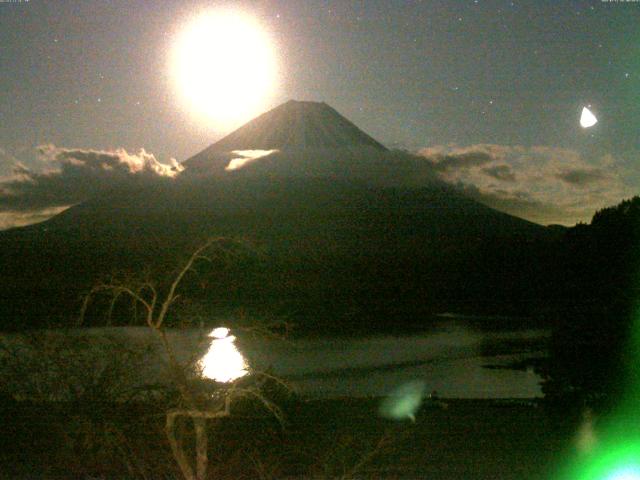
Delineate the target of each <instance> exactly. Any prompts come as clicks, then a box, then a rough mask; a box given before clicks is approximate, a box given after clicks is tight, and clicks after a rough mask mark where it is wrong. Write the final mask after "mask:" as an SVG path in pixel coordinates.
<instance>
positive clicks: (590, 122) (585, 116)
mask: <svg viewBox="0 0 640 480" xmlns="http://www.w3.org/2000/svg"><path fill="white" fill-rule="evenodd" d="M596 123H598V119H597V118H596V116H595V115H594V114H593V113H592V112H591V110H589V109H588V108H587V107H584V108H583V109H582V115H580V126H581V127H582V128H589V127H593V126H594V125H595V124H596Z"/></svg>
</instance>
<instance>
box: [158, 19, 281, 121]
mask: <svg viewBox="0 0 640 480" xmlns="http://www.w3.org/2000/svg"><path fill="white" fill-rule="evenodd" d="M170 68H171V75H172V77H173V79H174V83H175V86H176V89H177V91H178V93H179V94H180V95H181V96H182V97H183V98H184V100H185V103H186V105H187V106H188V108H189V110H191V111H192V112H193V113H195V114H197V115H198V116H199V117H200V118H201V119H202V120H204V121H205V122H207V123H208V124H210V125H211V126H214V127H217V128H220V129H228V128H230V127H233V126H236V124H238V123H241V122H243V121H246V120H248V119H250V118H251V117H253V116H255V115H256V114H257V113H259V112H261V111H263V110H264V109H265V107H266V106H267V105H268V97H269V96H270V95H271V94H273V93H274V92H273V91H274V89H275V83H276V56H275V48H274V46H273V45H272V42H271V40H270V38H269V37H268V35H267V34H266V32H265V31H264V29H263V28H262V27H261V26H260V24H259V23H258V22H257V21H256V20H255V19H254V18H252V17H251V16H249V15H247V14H244V13H241V12H239V11H234V10H222V9H214V10H208V11H205V12H204V13H202V14H200V15H199V16H198V17H196V18H195V19H193V20H192V21H191V22H190V23H188V24H187V25H186V26H185V27H184V29H183V31H182V33H181V34H180V35H179V36H178V37H177V39H176V40H175V42H174V46H173V49H172V52H171V65H170Z"/></svg>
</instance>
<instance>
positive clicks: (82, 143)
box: [0, 0, 640, 228]
mask: <svg viewBox="0 0 640 480" xmlns="http://www.w3.org/2000/svg"><path fill="white" fill-rule="evenodd" d="M211 7H216V8H229V7H232V8H233V9H237V10H238V11H242V12H243V13H244V14H246V15H248V16H249V17H250V18H252V19H253V20H254V21H255V22H256V23H257V24H259V25H260V27H261V28H262V29H263V31H264V34H265V35H267V36H268V37H269V39H270V40H271V41H272V42H273V45H274V48H275V51H276V54H275V55H276V57H277V61H278V72H277V76H276V77H275V80H274V85H273V90H272V91H273V95H272V96H271V97H270V99H269V102H270V103H269V104H267V105H265V106H266V107H267V108H270V107H273V106H276V105H278V104H279V103H281V102H283V101H285V100H288V99H290V98H294V99H300V100H304V99H306V100H318V101H325V102H327V103H329V104H330V105H331V106H333V107H334V108H336V109H337V110H338V111H339V112H340V113H342V114H343V115H344V116H346V117H347V118H349V119H350V120H352V121H353V122H354V123H356V124H357V125H358V126H359V127H360V128H362V129H363V130H365V131H366V132H367V133H369V134H371V135H372V136H373V137H374V138H376V139H378V140H380V141H381V142H382V143H384V144H386V145H387V146H389V147H402V148H408V149H410V150H412V151H418V150H422V151H423V152H426V153H427V154H428V155H431V157H430V159H431V160H434V159H435V161H438V160H443V159H445V157H446V156H447V155H453V157H451V158H454V157H455V158H458V157H456V155H458V154H460V153H461V152H462V153H465V152H466V153H469V152H484V153H485V154H489V155H494V156H493V157H491V159H488V160H486V162H485V163H483V164H482V165H481V164H479V163H478V164H474V165H465V164H460V163H458V164H456V163H455V162H453V163H449V164H445V165H441V166H440V170H441V172H442V175H443V176H445V177H446V178H447V179H448V180H450V181H453V182H457V183H460V184H461V185H462V186H463V188H465V189H467V190H468V191H469V192H475V195H476V196H477V197H478V198H480V199H483V200H484V201H486V202H487V203H489V204H492V205H494V206H498V207H501V208H503V209H505V210H507V211H511V212H512V213H519V214H522V215H525V216H526V215H528V217H527V218H531V219H533V220H535V221H540V222H542V223H550V222H564V223H571V222H574V221H576V220H588V219H589V217H590V216H591V214H592V213H593V209H594V208H599V207H601V206H603V205H604V204H609V203H611V202H612V201H613V202H614V203H615V202H616V201H618V200H619V199H621V198H618V197H622V196H630V195H632V194H633V193H634V192H637V191H638V190H639V187H640V175H639V174H638V168H637V162H638V160H640V135H639V134H638V126H639V125H640V101H639V100H640V29H639V28H638V25H640V3H638V2H602V1H600V0H594V1H587V2H562V1H536V2H524V1H518V0H514V1H484V0H469V1H464V2H463V1H459V2H453V1H452V2H444V1H437V2H436V1H433V2H430V1H404V0H403V1H392V0H380V1H374V0H371V1H367V2H355V1H353V2H351V1H347V0H338V1H320V0H313V1H311V0H309V1H303V0H295V1H293V0H289V1H284V0H280V1H276V0H266V1H251V2H249V1H247V2H197V1H182V0H180V1H178V0H175V1H161V0H158V1H157V2H142V1H139V2H136V1H130V0H127V1H112V2H104V1H91V0H84V1H78V2H64V1H60V2H42V1H39V0H31V1H28V2H26V1H23V2H22V3H0V72H1V73H0V178H2V179H3V182H2V183H0V228H1V227H2V225H4V226H7V225H10V224H11V223H10V221H9V220H7V217H6V215H7V211H11V212H12V214H13V213H15V212H14V211H13V210H11V209H10V208H9V207H7V206H6V205H5V206H4V207H3V206H2V202H3V197H2V195H3V192H4V194H5V195H6V191H7V188H8V187H7V183H6V182H7V181H8V182H15V176H13V175H14V174H13V173H12V171H13V165H14V164H16V163H17V162H20V163H21V164H22V167H21V168H26V169H27V171H28V172H31V173H28V172H27V173H25V170H22V171H21V172H22V173H21V174H22V175H23V177H21V178H31V177H29V175H32V176H33V175H34V173H33V172H34V171H35V172H39V173H38V174H40V172H43V171H46V170H52V169H53V170H55V169H58V170H60V169H61V166H60V165H59V164H56V163H54V164H51V163H47V162H48V161H51V158H52V157H51V156H49V157H48V159H47V158H45V159H44V160H43V159H42V156H40V157H39V156H38V155H37V150H36V147H38V146H42V145H55V146H56V148H58V149H62V150H65V151H66V150H74V149H75V150H78V151H80V150H81V151H84V152H88V151H91V152H103V153H104V152H112V153H114V155H115V154H116V153H115V152H120V154H122V151H125V153H126V152H138V151H140V149H144V150H145V152H150V154H151V155H153V156H154V159H157V160H158V161H159V162H161V163H162V164H169V162H170V158H176V159H177V160H178V161H182V160H185V159H187V158H188V157H190V156H191V155H193V154H195V153H197V152H198V151H200V150H201V149H202V148H204V147H206V146H208V145H209V144H211V143H213V142H214V141H216V140H218V139H219V138H221V137H222V136H223V135H224V134H225V133H228V131H227V130H228V129H225V128H223V127H222V126H221V125H219V124H217V125H216V124H214V123H215V122H214V123H207V122H203V121H202V118H201V117H200V116H198V115H194V114H193V112H190V111H189V110H188V109H185V108H184V99H181V98H179V95H177V94H176V89H175V78H174V77H172V74H171V59H170V57H171V55H170V52H171V51H172V46H173V45H175V42H176V39H177V38H179V35H180V32H181V31H182V30H181V29H183V28H184V25H185V24H187V23H188V21H189V20H190V19H192V18H193V16H194V15H196V14H197V13H198V12H200V11H203V10H205V9H209V8H211ZM221 73H222V74H230V72H221ZM232 74H233V75H237V73H236V72H232ZM249 74H250V73H249ZM587 105H591V107H590V110H591V111H592V112H593V114H594V115H595V116H596V117H597V119H598V123H597V124H595V125H594V126H592V127H590V128H586V129H584V128H581V126H580V122H579V120H580V114H581V111H582V109H583V107H585V106H587ZM246 120H249V118H242V119H238V120H237V121H238V122H239V123H241V122H242V121H246ZM119 149H120V150H119ZM127 155H129V156H135V154H134V153H129V154H127ZM145 155H148V154H147V153H145ZM433 155H435V157H434V156H433ZM438 155H440V156H439V157H438ZM495 155H497V156H495ZM121 156H124V155H121ZM53 158H54V162H55V161H57V160H55V158H57V157H55V156H54V157H53ZM69 158H70V157H66V161H67V167H66V168H71V167H70V166H69ZM528 159H530V161H529V160H528ZM58 160H59V159H58ZM43 162H44V163H43ZM76 166H77V165H76ZM537 166H539V167H540V170H539V171H537V173H536V168H537ZM445 167H446V168H445ZM25 175H26V177H25ZM547 180H549V182H548V183H545V182H546V181H547ZM14 200H15V199H14ZM492 202H493V203H492ZM518 202H520V203H519V205H520V206H521V207H522V208H521V209H520V210H519V209H518V208H520V207H517V208H516V207H515V205H516V204H518ZM5 203H6V202H5ZM572 203H573V205H571V204H572ZM505 205H506V206H505ZM523 205H524V206H523ZM58 206H59V205H51V207H58ZM525 207H526V208H525ZM11 208H13V207H11ZM38 208H41V205H40V204H39V205H38ZM536 209H537V210H536ZM25 211H26V208H22V209H21V210H20V215H21V217H20V218H22V219H25V218H27V217H25V215H26V214H25ZM525 211H529V212H530V213H529V214H526V213H524V212H525ZM3 212H4V215H5V219H4V224H3V220H2V214H3ZM16 215H17V214H16Z"/></svg>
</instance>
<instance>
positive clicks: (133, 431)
mask: <svg viewBox="0 0 640 480" xmlns="http://www.w3.org/2000/svg"><path fill="white" fill-rule="evenodd" d="M379 402H380V399H361V400H357V399H337V400H322V401H320V400H317V401H302V400H299V399H297V400H291V399H289V400H283V401H281V402H280V403H281V405H282V409H283V412H284V414H285V422H284V424H283V425H280V424H279V423H278V422H277V421H275V420H274V418H273V417H272V416H269V415H263V414H261V411H260V409H257V408H254V407H255V406H253V405H251V404H238V405H237V406H236V408H235V409H234V414H233V415H232V416H231V417H228V418H224V419H220V420H219V421H216V422H213V423H212V424H211V426H210V428H209V445H210V452H209V457H210V467H209V473H208V477H207V478H211V479H214V478H216V479H236V480H237V479H275V478H278V479H280V478H317V479H329V478H331V479H333V478H342V479H351V478H428V479H442V480H456V479H461V480H467V479H487V480H489V479H498V478H499V479H502V480H508V479H514V480H515V479H548V478H553V475H552V473H553V472H554V471H555V470H556V469H557V468H558V466H559V465H560V464H561V463H562V462H563V461H565V459H566V458H567V456H570V455H572V453H575V445H574V443H573V442H574V440H575V438H574V432H575V431H576V430H577V429H578V424H577V423H576V422H575V420H572V419H569V418H567V417H562V418H561V419H558V418H556V417H554V416H553V415H552V414H550V412H549V411H547V409H546V408H545V407H544V406H538V405H537V404H525V403H516V404H510V403H499V402H493V401H464V400H458V401H448V402H447V405H448V407H447V408H441V407H428V406H426V407H423V408H422V409H421V410H420V411H419V412H418V414H417V418H416V422H415V423H412V422H410V421H409V420H405V421H401V422H398V421H392V420H386V419H383V418H380V417H379V416H378V415H377V410H378V406H379ZM1 408H2V418H3V419H4V424H3V434H2V436H1V437H0V442H2V444H1V446H0V472H2V474H0V478H6V479H17V478H20V479H22V478H39V479H40V478H41V479H78V478H92V479H97V478H104V479H106V478H113V479H115V478H118V479H128V478H131V479H134V478H135V479H138V478H139V479H145V478H146V479H161V478H169V479H179V478H181V474H180V471H179V469H178V467H177V465H176V464H175V461H174V460H173V458H172V455H171V450H170V447H169V445H168V442H167V440H166V435H165V433H164V414H163V410H162V408H161V407H160V405H157V404H154V405H149V404H143V403H137V404H136V403H132V404H126V405H123V404H120V405H114V404H106V403H104V404H102V403H92V404H74V403H49V404H46V403H45V404H43V403H39V404H38V403H26V402H25V403H13V402H3V404H2V407H1ZM184 429H185V430H189V431H190V429H191V426H190V425H189V426H186V424H185V426H184ZM185 435H188V433H187V432H185Z"/></svg>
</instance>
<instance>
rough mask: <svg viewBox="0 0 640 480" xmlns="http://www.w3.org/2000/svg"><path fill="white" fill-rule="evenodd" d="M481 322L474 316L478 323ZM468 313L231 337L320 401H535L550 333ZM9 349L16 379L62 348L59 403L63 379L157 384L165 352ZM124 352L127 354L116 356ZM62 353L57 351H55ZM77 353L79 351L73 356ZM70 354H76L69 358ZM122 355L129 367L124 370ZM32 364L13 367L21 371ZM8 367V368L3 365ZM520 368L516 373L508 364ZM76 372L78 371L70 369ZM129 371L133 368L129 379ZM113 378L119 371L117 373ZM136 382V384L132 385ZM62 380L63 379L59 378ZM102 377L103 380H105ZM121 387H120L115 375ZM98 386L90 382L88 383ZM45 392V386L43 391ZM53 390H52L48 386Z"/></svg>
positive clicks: (142, 340) (79, 339)
mask: <svg viewBox="0 0 640 480" xmlns="http://www.w3.org/2000/svg"><path fill="white" fill-rule="evenodd" d="M478 318H479V317H478ZM476 320H477V319H474V318H473V317H453V316H450V317H447V318H444V317H442V318H440V319H439V321H438V323H437V324H436V325H435V326H433V327H432V328H430V329H429V330H427V331H423V332H416V333H412V334H402V335H376V336H370V337H366V338H319V339H296V340H291V341H283V340H274V339H264V338H259V339H256V338H246V335H243V334H242V332H240V333H236V334H237V335H238V336H239V337H240V338H239V339H238V340H237V342H236V343H237V345H238V348H239V350H240V351H241V352H242V353H243V355H244V356H245V358H246V359H247V362H248V363H249V365H250V366H251V368H253V369H256V370H269V371H271V372H272V373H274V374H275V375H278V376H281V377H283V378H285V379H286V380H288V381H289V382H290V383H291V384H292V386H293V387H294V388H295V389H296V391H298V392H299V393H301V394H304V395H307V396H310V397H316V398H331V397H341V396H354V397H369V396H386V395H389V394H391V392H393V391H395V390H396V389H398V388H402V386H403V385H407V384H412V383H415V382H420V383H421V384H423V385H424V388H425V391H427V392H432V391H436V392H437V393H438V395H439V396H440V397H446V398H482V399H504V398H520V399H525V398H535V397H540V396H541V395H542V393H541V390H540V380H541V378H540V377H539V376H538V375H537V374H536V373H535V372H534V370H533V368H532V366H531V365H532V363H529V362H531V360H532V359H536V358H540V357H543V356H544V355H545V340H546V339H547V338H548V336H549V331H547V330H544V329H535V330H534V329H529V330H522V329H517V328H513V329H510V328H505V327H501V328H499V329H495V328H492V329H487V328H485V327H483V326H479V325H480V324H482V323H483V322H478V321H476ZM168 333H169V335H168V337H169V340H170V342H171V343H172V345H174V348H175V350H176V352H177V354H178V356H179V358H180V359H181V360H186V359H188V358H200V357H202V356H203V355H204V354H205V353H206V352H207V349H208V347H209V344H210V342H211V341H212V339H210V338H207V337H206V333H208V332H202V331H198V330H186V331H169V332H168ZM0 342H1V344H2V345H3V346H4V348H5V351H7V349H8V350H9V351H19V352H20V354H19V355H20V356H22V358H31V363H32V364H33V365H35V366H30V367H28V368H29V369H30V370H29V371H27V372H22V374H21V373H20V372H19V371H18V370H19V368H15V367H10V365H11V363H8V364H5V368H13V369H14V370H16V371H15V372H13V373H14V376H19V375H28V376H29V377H30V378H32V379H38V378H43V376H44V377H46V375H45V374H44V371H45V370H47V367H46V365H47V364H48V361H47V360H45V358H47V356H48V355H49V356H51V355H56V353H55V351H56V345H64V346H65V347H64V349H62V350H65V351H67V353H65V354H64V355H67V356H68V357H69V359H68V360H67V359H65V360H63V361H62V362H60V361H54V362H53V363H57V364H63V365H64V369H65V370H68V371H65V372H64V374H61V373H60V368H57V369H56V372H57V373H56V377H55V378H54V377H52V378H50V379H48V380H41V381H42V382H45V383H47V382H48V383H47V384H51V387H50V388H51V390H52V391H54V390H56V389H58V390H57V391H58V393H56V394H53V396H54V397H55V398H64V396H65V393H64V392H65V391H67V390H68V389H67V388H65V387H64V385H63V383H64V381H69V382H74V381H83V380H82V379H84V381H87V379H89V378H90V377H91V378H93V377H92V375H93V376H100V378H103V377H105V376H107V377H108V373H109V372H117V371H119V370H118V368H120V370H122V371H123V372H126V374H127V376H128V378H129V381H130V383H132V385H128V386H140V385H143V384H153V383H157V382H163V381H164V379H165V378H166V375H165V373H166V362H165V354H164V351H163V350H162V347H161V345H160V342H159V341H158V339H157V338H156V337H155V336H154V334H153V332H150V331H149V329H147V328H146V327H112V328H89V329H73V330H68V331H65V333H64V334H62V333H61V332H59V331H58V332H56V331H41V332H37V333H34V334H32V336H31V340H30V341H25V339H24V337H22V336H21V335H16V334H11V335H9V334H2V335H0ZM123 348H124V349H126V355H120V354H118V353H117V352H120V351H122V349H123ZM58 350H60V349H58ZM76 351H77V352H80V353H78V354H77V355H76V353H73V352H76ZM74 355H75V356H74ZM121 357H122V358H125V357H126V359H127V362H130V365H124V366H123V365H122V363H123V362H122V361H121ZM28 363H29V362H23V363H22V364H21V365H19V367H20V368H22V369H23V370H24V368H25V366H26V365H27V364H28ZM7 365H9V367H7ZM514 367H517V368H514ZM75 370H77V371H75ZM132 371H136V372H138V374H137V375H133V376H132V375H131V372H132ZM114 375H115V374H114ZM131 378H133V380H131ZM65 379H67V380H65ZM103 381H104V380H103ZM112 381H117V382H119V386H121V387H122V388H123V389H124V388H125V387H127V385H125V384H126V381H125V380H124V378H123V380H122V381H120V380H119V379H117V378H115V379H114V380H112ZM91 382H94V383H95V380H91ZM40 388H42V387H40ZM47 388H49V387H47Z"/></svg>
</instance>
